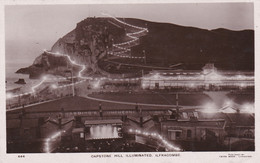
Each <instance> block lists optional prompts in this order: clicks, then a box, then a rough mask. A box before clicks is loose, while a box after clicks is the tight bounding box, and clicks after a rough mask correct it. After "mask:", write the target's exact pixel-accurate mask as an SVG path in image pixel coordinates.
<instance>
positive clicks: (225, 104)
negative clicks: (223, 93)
mask: <svg viewBox="0 0 260 163" xmlns="http://www.w3.org/2000/svg"><path fill="white" fill-rule="evenodd" d="M233 104H234V102H233V101H232V100H226V101H225V103H224V106H232V105H233Z"/></svg>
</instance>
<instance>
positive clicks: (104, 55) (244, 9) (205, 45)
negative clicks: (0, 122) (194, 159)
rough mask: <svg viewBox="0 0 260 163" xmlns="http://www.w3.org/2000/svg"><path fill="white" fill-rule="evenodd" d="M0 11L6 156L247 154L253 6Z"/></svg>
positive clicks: (251, 138) (251, 133) (251, 121)
mask: <svg viewBox="0 0 260 163" xmlns="http://www.w3.org/2000/svg"><path fill="white" fill-rule="evenodd" d="M4 10H5V11H4V13H5V16H4V18H5V22H4V27H5V95H6V97H5V99H6V108H5V113H6V126H5V127H6V130H5V131H6V140H5V141H6V153H7V154H17V153H115V152H120V153H122V152H123V153H130V152H131V154H132V153H133V152H134V153H136V156H138V154H140V155H141V154H144V152H149V153H153V152H162V153H166V152H167V153H168V152H173V153H174V152H181V153H182V152H184V153H185V152H209V151H214V152H230V151H233V152H235V151H243V152H250V151H251V152H252V151H255V47H254V45H255V34H254V33H255V31H254V30H255V29H254V3H252V2H236V3H229V2H222V3H154V4H153V3H149V4H82V5H79V4H67V5H65V4H64V5H61V4H54V5H44V4H42V5H5V6H4Z"/></svg>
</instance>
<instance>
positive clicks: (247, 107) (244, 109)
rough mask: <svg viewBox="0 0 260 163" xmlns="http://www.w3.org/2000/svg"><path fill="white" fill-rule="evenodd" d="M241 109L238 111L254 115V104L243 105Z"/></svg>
mask: <svg viewBox="0 0 260 163" xmlns="http://www.w3.org/2000/svg"><path fill="white" fill-rule="evenodd" d="M241 108H242V109H241V110H240V111H241V112H242V113H255V107H254V104H250V103H246V104H243V105H242V107H241Z"/></svg>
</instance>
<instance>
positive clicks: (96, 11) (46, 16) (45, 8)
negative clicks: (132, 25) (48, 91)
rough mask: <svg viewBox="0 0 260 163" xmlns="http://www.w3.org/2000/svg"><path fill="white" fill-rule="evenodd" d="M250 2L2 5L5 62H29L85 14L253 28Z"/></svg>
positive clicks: (203, 25)
mask: <svg viewBox="0 0 260 163" xmlns="http://www.w3.org/2000/svg"><path fill="white" fill-rule="evenodd" d="M253 8H254V7H253V3H204V4H203V3H183V4H176V3H175V4H173V3H172V4H138V5H137V4H132V5H129V4H123V5H30V6H29V5H12V6H6V7H5V34H6V35H5V37H6V62H7V63H9V62H12V63H16V62H18V61H19V62H21V63H26V64H27V63H32V61H33V60H34V59H35V57H36V56H38V55H40V53H41V52H42V50H43V49H50V48H51V46H52V45H53V44H54V43H55V41H56V40H58V39H59V38H60V37H62V36H64V35H65V34H66V33H68V32H69V31H71V30H73V29H74V28H75V27H76V24H77V23H78V22H79V21H81V20H83V19H85V18H87V17H88V16H96V17H100V16H102V15H101V13H102V12H104V13H108V14H110V15H113V16H117V17H129V18H139V19H145V20H150V21H156V22H168V23H173V24H178V25H183V26H193V27H199V28H204V29H215V28H228V29H232V30H243V29H254V13H253Z"/></svg>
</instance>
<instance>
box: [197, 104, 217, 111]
mask: <svg viewBox="0 0 260 163" xmlns="http://www.w3.org/2000/svg"><path fill="white" fill-rule="evenodd" d="M201 111H202V112H204V113H217V112H219V111H218V108H217V106H216V104H214V103H206V104H204V105H203V106H202V109H201Z"/></svg>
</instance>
